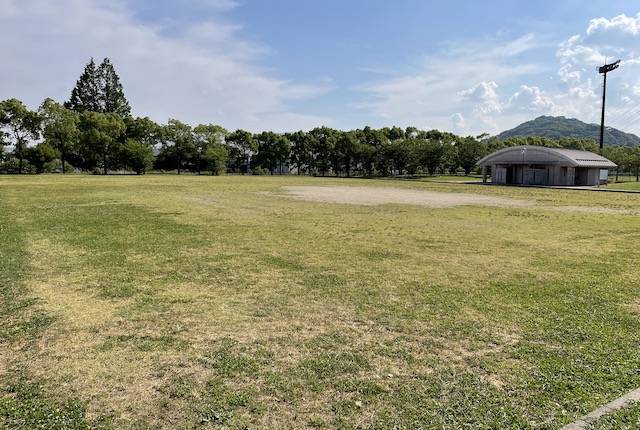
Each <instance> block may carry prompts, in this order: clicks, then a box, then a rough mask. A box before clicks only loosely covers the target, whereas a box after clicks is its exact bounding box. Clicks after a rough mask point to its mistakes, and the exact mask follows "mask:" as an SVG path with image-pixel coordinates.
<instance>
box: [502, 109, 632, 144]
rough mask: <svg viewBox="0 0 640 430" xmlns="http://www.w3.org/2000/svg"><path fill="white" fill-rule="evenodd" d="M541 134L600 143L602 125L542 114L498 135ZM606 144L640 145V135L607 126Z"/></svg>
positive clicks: (520, 135)
mask: <svg viewBox="0 0 640 430" xmlns="http://www.w3.org/2000/svg"><path fill="white" fill-rule="evenodd" d="M527 136H540V137H547V138H549V139H554V140H560V139H561V138H563V137H576V138H579V139H591V140H593V141H595V142H596V143H598V144H599V143H600V126H599V125H597V124H587V123H584V122H582V121H580V120H577V119H573V118H565V117H563V116H541V117H538V118H536V119H534V120H533V121H527V122H525V123H523V124H520V125H519V126H517V127H516V128H514V129H511V130H507V131H503V132H502V133H500V134H499V135H498V139H499V140H507V139H509V138H511V137H527ZM604 144H605V145H606V146H614V145H618V146H636V145H640V137H638V136H636V135H635V134H630V133H625V132H623V131H620V130H617V129H615V128H606V129H605V132H604Z"/></svg>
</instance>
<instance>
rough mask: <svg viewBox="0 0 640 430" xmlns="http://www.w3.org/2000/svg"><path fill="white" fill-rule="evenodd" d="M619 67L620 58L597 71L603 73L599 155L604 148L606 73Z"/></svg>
mask: <svg viewBox="0 0 640 430" xmlns="http://www.w3.org/2000/svg"><path fill="white" fill-rule="evenodd" d="M618 67H620V60H618V61H616V62H615V63H611V64H605V65H604V66H601V67H598V73H602V74H603V75H604V82H603V84H602V119H601V121H600V155H602V149H603V148H604V102H605V100H606V96H607V73H609V72H611V71H613V70H615V69H617V68H618Z"/></svg>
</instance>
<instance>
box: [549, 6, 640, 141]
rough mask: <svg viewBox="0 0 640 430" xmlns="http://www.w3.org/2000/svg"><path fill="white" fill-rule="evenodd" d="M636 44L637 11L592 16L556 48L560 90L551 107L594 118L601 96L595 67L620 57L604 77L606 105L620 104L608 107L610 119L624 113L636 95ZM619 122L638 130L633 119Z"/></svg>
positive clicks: (639, 37)
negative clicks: (601, 16) (626, 106)
mask: <svg viewBox="0 0 640 430" xmlns="http://www.w3.org/2000/svg"><path fill="white" fill-rule="evenodd" d="M639 44H640V14H638V15H636V16H626V15H619V16H617V17H614V18H611V19H607V18H595V19H592V20H591V21H590V22H589V25H588V26H587V28H586V29H585V31H584V32H583V33H581V34H577V35H574V36H572V37H570V38H568V39H567V40H566V41H564V42H562V43H561V44H560V46H559V48H558V51H557V56H558V58H559V59H560V61H561V64H562V66H561V67H560V69H559V70H558V77H559V81H558V82H559V83H560V85H561V87H560V88H561V90H562V92H561V93H560V94H558V96H557V97H556V100H555V102H556V103H555V104H556V105H555V107H554V109H555V110H559V111H561V112H564V113H565V115H567V116H568V115H575V116H577V117H579V118H581V119H583V120H584V121H587V122H597V121H598V120H599V116H600V113H601V97H602V90H601V79H602V75H598V72H597V70H598V67H599V66H602V65H603V64H605V62H606V63H612V62H613V61H615V60H618V59H620V60H621V63H620V67H619V69H616V71H615V72H614V73H612V74H611V77H610V78H608V79H607V105H608V106H611V107H614V106H622V109H611V115H610V117H611V118H612V119H613V120H615V116H616V114H617V113H620V114H623V112H624V105H625V104H629V103H630V102H631V101H632V99H633V98H637V97H638V94H636V93H635V91H634V88H637V87H640V77H639V72H640V59H639V58H637V47H638V46H639ZM589 71H591V72H590V73H588V72H589ZM585 78H586V79H585ZM616 112H617V113H616ZM620 125H624V126H627V127H628V128H627V129H626V130H625V131H632V132H636V133H637V132H638V131H640V130H638V129H637V128H636V129H635V130H634V127H635V124H632V123H626V124H620Z"/></svg>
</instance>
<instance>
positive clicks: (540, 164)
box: [477, 146, 617, 186]
mask: <svg viewBox="0 0 640 430" xmlns="http://www.w3.org/2000/svg"><path fill="white" fill-rule="evenodd" d="M477 165H478V166H482V178H483V182H486V181H487V175H488V171H489V169H491V182H492V183H495V184H505V185H509V184H511V185H555V186H558V185H559V186H573V185H599V184H601V183H606V181H607V179H608V176H609V169H610V168H614V167H617V165H616V164H615V163H614V162H612V161H610V160H608V159H606V158H604V157H603V156H601V155H598V154H595V153H593V152H589V151H582V150H579V149H570V148H550V147H546V146H512V147H509V148H504V149H501V150H499V151H496V152H494V153H492V154H489V155H487V156H486V157H484V158H483V159H482V160H480V161H478V163H477Z"/></svg>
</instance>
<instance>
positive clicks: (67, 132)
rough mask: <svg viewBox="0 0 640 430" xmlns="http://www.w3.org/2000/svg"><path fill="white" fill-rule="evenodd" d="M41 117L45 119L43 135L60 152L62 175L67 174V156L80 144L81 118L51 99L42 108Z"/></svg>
mask: <svg viewBox="0 0 640 430" xmlns="http://www.w3.org/2000/svg"><path fill="white" fill-rule="evenodd" d="M40 115H42V118H43V125H44V128H43V133H42V134H43V136H44V139H45V142H46V143H47V144H49V145H50V146H51V147H52V148H55V149H56V150H58V151H59V152H60V161H61V162H62V173H66V172H67V171H66V161H67V156H68V155H69V153H70V152H71V151H72V150H73V148H74V147H75V146H76V145H77V144H78V141H79V138H80V130H79V129H78V123H79V122H80V117H79V116H78V114H77V113H76V112H74V111H72V110H69V109H66V108H65V107H64V106H62V105H60V104H59V103H56V102H55V101H53V100H52V99H49V98H48V99H46V100H45V101H44V102H43V103H42V106H40Z"/></svg>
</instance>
